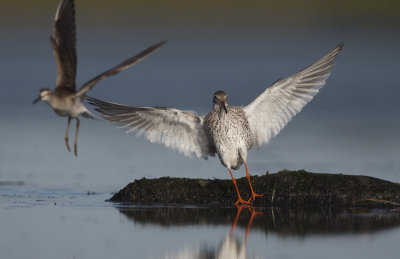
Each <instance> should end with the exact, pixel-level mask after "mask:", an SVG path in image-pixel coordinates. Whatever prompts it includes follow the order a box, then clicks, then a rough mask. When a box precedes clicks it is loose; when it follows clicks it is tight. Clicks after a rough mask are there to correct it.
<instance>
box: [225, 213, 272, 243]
mask: <svg viewBox="0 0 400 259" xmlns="http://www.w3.org/2000/svg"><path fill="white" fill-rule="evenodd" d="M236 208H237V212H236V217H235V220H234V221H233V223H232V227H231V231H229V236H232V233H233V231H234V230H235V228H236V225H237V222H238V220H239V216H240V213H242V210H243V208H248V209H249V212H250V213H251V216H250V220H249V223H247V226H246V232H245V233H246V234H245V238H244V245H245V246H246V244H247V237H248V235H249V231H250V228H251V225H252V224H253V220H254V217H255V216H257V215H261V216H264V213H263V212H261V211H256V209H255V208H254V207H249V206H246V205H244V206H242V205H236Z"/></svg>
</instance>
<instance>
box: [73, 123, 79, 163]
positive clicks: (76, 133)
mask: <svg viewBox="0 0 400 259" xmlns="http://www.w3.org/2000/svg"><path fill="white" fill-rule="evenodd" d="M75 119H76V129H75V142H74V153H75V156H78V132H79V124H80V121H79V119H78V117H76V118H75Z"/></svg>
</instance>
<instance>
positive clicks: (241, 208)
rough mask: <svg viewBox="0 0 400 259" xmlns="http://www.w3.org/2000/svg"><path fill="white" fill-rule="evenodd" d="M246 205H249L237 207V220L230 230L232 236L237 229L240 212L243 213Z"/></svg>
mask: <svg viewBox="0 0 400 259" xmlns="http://www.w3.org/2000/svg"><path fill="white" fill-rule="evenodd" d="M244 207H247V206H240V205H236V208H237V212H236V217H235V220H234V221H233V223H232V227H231V231H229V236H232V233H233V231H234V230H235V228H236V225H237V223H238V220H239V216H240V213H242V210H243V208H244Z"/></svg>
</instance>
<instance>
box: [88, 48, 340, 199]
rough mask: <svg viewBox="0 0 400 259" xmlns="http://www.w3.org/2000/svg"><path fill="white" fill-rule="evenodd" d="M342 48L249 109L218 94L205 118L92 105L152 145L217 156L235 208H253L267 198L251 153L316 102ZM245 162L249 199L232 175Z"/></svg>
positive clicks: (150, 109) (273, 88) (274, 86)
mask: <svg viewBox="0 0 400 259" xmlns="http://www.w3.org/2000/svg"><path fill="white" fill-rule="evenodd" d="M342 48H343V44H342V43H341V44H339V45H338V46H337V47H336V48H334V49H333V50H332V51H330V52H329V53H328V54H327V55H325V56H324V57H322V58H321V59H319V60H318V61H316V62H315V63H313V64H312V65H311V66H309V67H307V68H305V69H303V70H301V71H300V72H298V73H296V74H294V75H292V76H290V77H287V78H285V79H279V80H278V81H276V82H275V83H274V84H272V85H271V86H270V87H268V88H267V89H266V90H265V91H264V92H263V93H262V94H261V95H259V96H258V97H257V98H256V99H255V100H254V101H253V102H251V103H250V104H249V105H247V106H244V107H239V106H230V105H228V102H227V94H226V93H225V92H224V91H217V92H215V94H214V97H213V107H212V110H211V112H210V113H208V114H206V115H203V116H198V115H196V114H195V113H193V112H186V111H182V110H178V109H173V108H166V107H136V106H126V105H121V104H116V103H111V102H106V101H101V100H98V99H95V98H91V97H88V100H89V103H90V104H92V105H94V106H96V107H97V108H96V109H95V110H96V111H98V112H100V113H101V115H102V117H103V118H105V119H107V120H109V121H110V122H111V123H113V124H116V125H118V127H120V128H127V129H128V131H127V132H131V131H137V133H138V134H143V135H144V136H145V137H146V138H147V139H148V140H150V141H151V142H157V143H162V144H164V145H165V146H167V147H169V148H172V149H176V150H178V151H179V152H180V153H182V154H184V155H186V156H190V155H195V156H197V157H203V158H207V157H208V156H214V155H215V153H217V154H218V156H219V159H220V161H221V163H222V164H223V165H224V166H225V167H227V168H228V170H229V173H230V175H231V177H232V181H233V184H234V186H235V188H236V192H237V195H238V200H237V201H236V202H235V204H243V205H249V204H251V203H252V202H253V201H255V199H256V197H257V196H262V195H263V194H262V195H259V194H256V193H255V192H254V190H253V187H252V185H251V181H250V174H249V171H248V168H247V163H246V159H247V151H248V150H249V149H250V148H252V147H253V146H256V147H260V146H261V145H262V144H266V143H268V142H269V141H270V139H271V138H272V137H275V136H276V135H277V134H278V133H279V132H280V131H281V130H282V129H283V128H284V126H285V125H286V124H287V123H288V122H289V121H290V120H291V118H292V117H293V116H294V115H296V114H297V113H299V112H300V111H301V109H302V108H303V107H304V106H305V105H306V104H307V103H308V102H309V101H311V100H312V99H313V97H314V96H315V95H316V94H317V93H318V92H319V90H320V89H321V88H322V87H323V86H324V85H325V81H326V79H327V78H328V77H329V75H330V73H331V69H332V67H333V65H334V64H333V61H334V59H335V58H336V57H337V55H338V54H339V52H340V51H341V50H342ZM243 163H244V165H245V168H246V177H247V179H248V182H249V186H250V190H251V197H250V198H249V199H248V200H244V199H243V198H242V197H241V195H240V193H239V189H238V187H237V184H236V180H235V178H234V177H233V174H232V171H231V169H236V170H237V169H239V167H240V166H241V165H242V164H243Z"/></svg>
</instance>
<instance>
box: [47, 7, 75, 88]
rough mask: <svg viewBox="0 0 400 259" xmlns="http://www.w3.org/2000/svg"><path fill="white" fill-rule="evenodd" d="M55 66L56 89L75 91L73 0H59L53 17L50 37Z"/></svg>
mask: <svg viewBox="0 0 400 259" xmlns="http://www.w3.org/2000/svg"><path fill="white" fill-rule="evenodd" d="M50 42H51V46H52V48H53V53H54V57H55V60H56V67H57V79H56V89H60V88H67V89H70V90H72V91H75V75H76V62H77V61H76V32H75V5H74V1H73V0H61V1H60V3H59V5H58V8H57V12H56V17H55V23H54V29H53V35H52V36H51V37H50Z"/></svg>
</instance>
